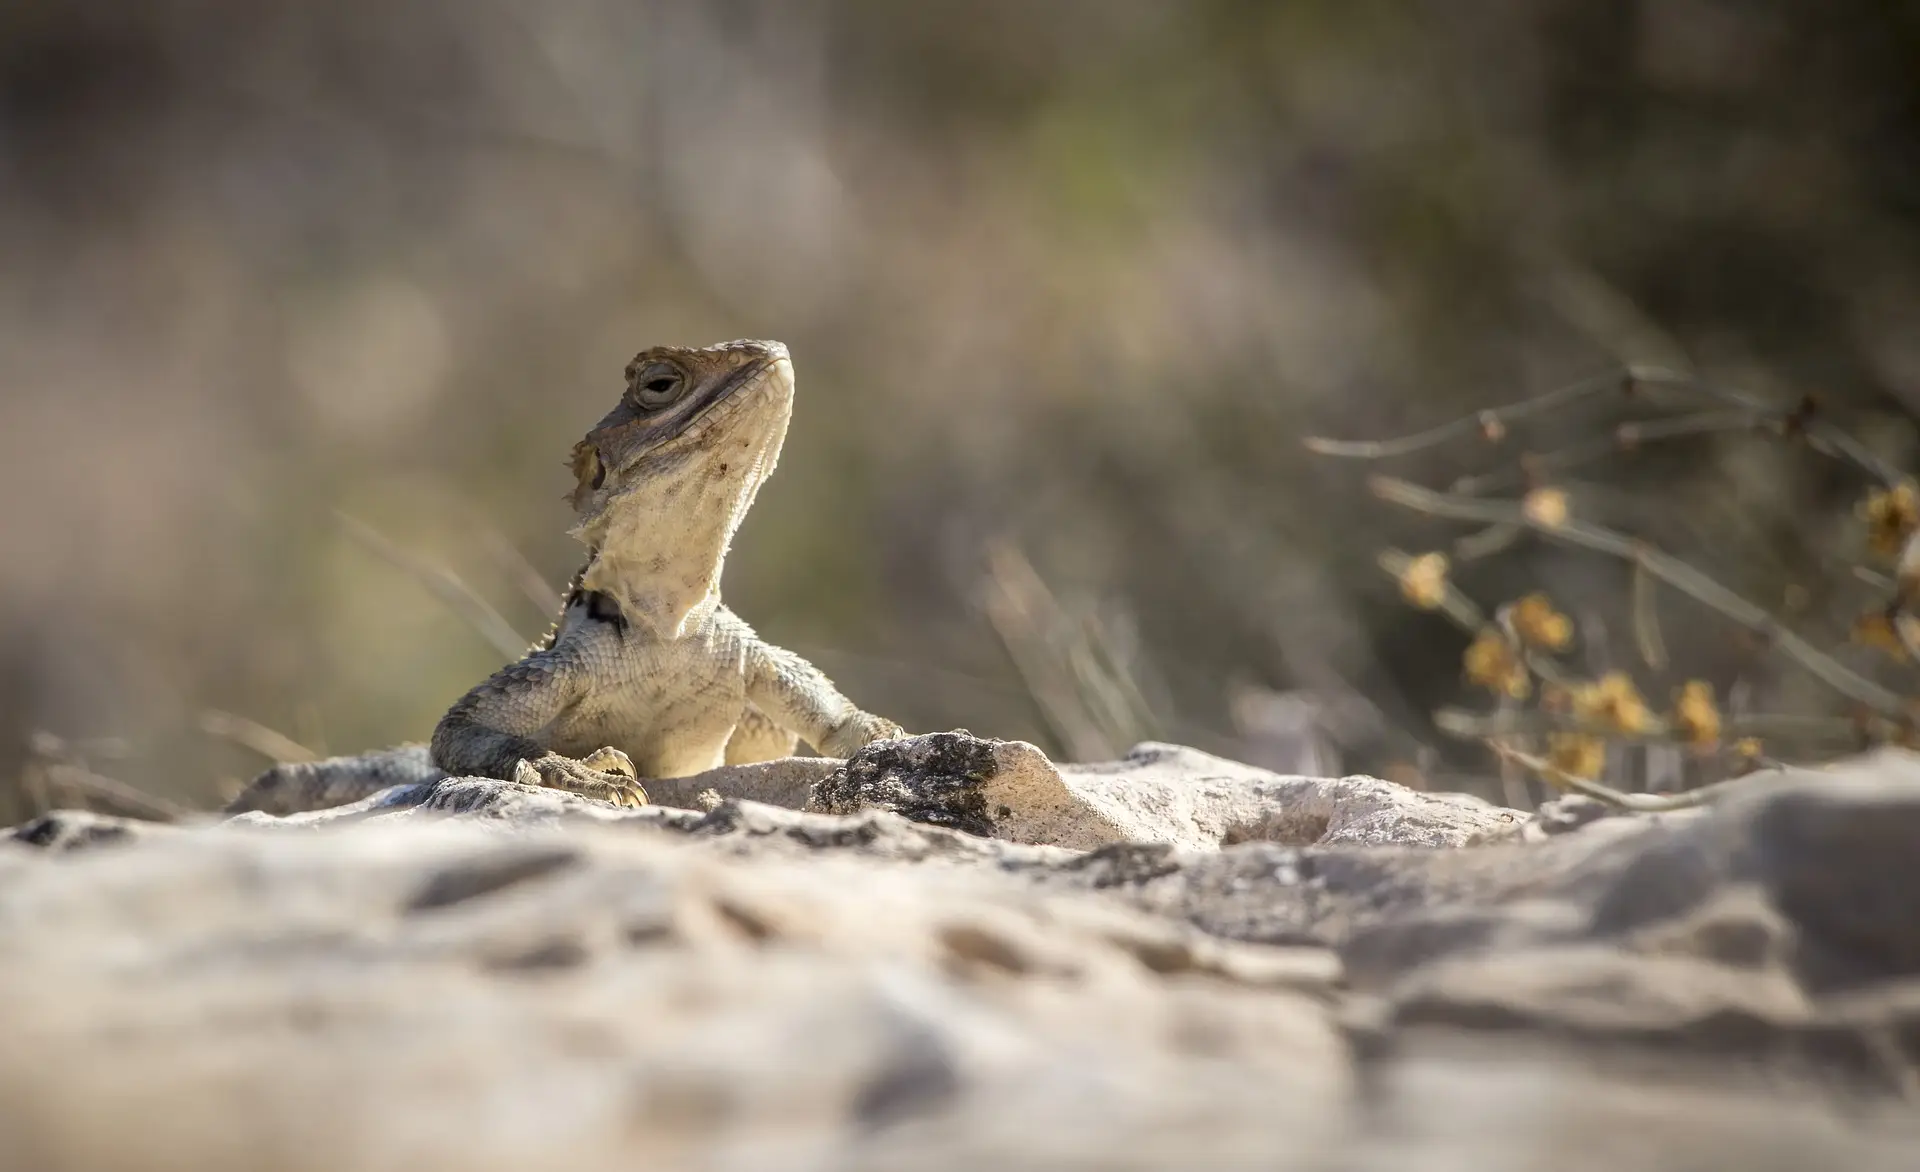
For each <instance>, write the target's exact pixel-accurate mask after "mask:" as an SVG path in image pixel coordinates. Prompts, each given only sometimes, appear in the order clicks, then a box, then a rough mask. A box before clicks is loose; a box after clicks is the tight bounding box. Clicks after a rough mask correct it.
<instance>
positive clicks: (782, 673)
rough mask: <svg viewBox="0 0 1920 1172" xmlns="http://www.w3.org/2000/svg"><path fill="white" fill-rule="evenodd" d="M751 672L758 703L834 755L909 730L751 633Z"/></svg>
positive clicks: (751, 696) (752, 697) (750, 695)
mask: <svg viewBox="0 0 1920 1172" xmlns="http://www.w3.org/2000/svg"><path fill="white" fill-rule="evenodd" d="M746 675H747V700H748V701H749V702H750V703H752V705H753V706H754V707H755V708H758V709H759V710H760V711H761V712H763V713H765V714H766V716H767V718H768V719H770V720H772V721H773V722H774V723H775V724H777V725H779V726H780V727H782V728H785V729H790V730H792V731H793V732H795V733H798V734H799V735H800V738H801V739H802V740H804V741H806V742H807V743H808V744H809V745H812V746H813V747H814V748H816V749H818V750H819V751H820V752H822V753H824V754H826V755H827V756H829V757H849V756H852V755H853V753H854V752H855V751H856V750H858V749H861V748H864V747H865V746H867V745H870V744H872V743H873V742H874V741H889V740H895V739H898V738H900V737H904V736H906V735H907V734H906V731H905V730H904V729H902V728H901V727H900V726H899V725H897V724H895V723H893V722H892V721H891V720H887V719H886V718H884V717H880V716H875V715H873V714H872V713H871V712H863V711H861V710H860V709H859V708H858V707H857V706H855V704H854V703H853V701H851V700H849V699H847V698H846V697H845V696H842V695H841V694H840V691H839V689H837V688H835V687H834V686H833V681H831V680H829V679H828V678H827V677H826V675H825V674H824V673H822V672H821V671H820V669H819V668H817V667H815V666H813V665H812V664H811V663H808V662H807V661H806V660H804V659H802V658H800V657H799V656H798V655H795V654H794V653H793V652H791V651H788V650H786V649H785V648H782V647H775V646H773V645H771V644H769V643H763V642H761V641H760V640H759V639H758V638H749V639H748V641H747V647H746Z"/></svg>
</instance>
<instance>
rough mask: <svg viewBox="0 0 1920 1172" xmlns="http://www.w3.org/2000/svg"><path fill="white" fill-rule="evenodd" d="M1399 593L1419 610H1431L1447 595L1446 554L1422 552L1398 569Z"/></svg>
mask: <svg viewBox="0 0 1920 1172" xmlns="http://www.w3.org/2000/svg"><path fill="white" fill-rule="evenodd" d="M1400 594H1401V595H1402V597H1404V598H1405V599H1406V600H1407V601H1408V602H1410V603H1412V604H1413V605H1414V606H1417V607H1419V608H1420V609H1421V610H1432V609H1434V608H1435V607H1437V606H1439V605H1440V603H1441V601H1442V600H1443V599H1445V598H1446V596H1447V555H1446V554H1443V553H1423V554H1421V555H1420V556H1419V557H1417V558H1414V559H1413V560H1412V561H1410V562H1408V563H1407V568H1406V569H1404V570H1402V571H1400Z"/></svg>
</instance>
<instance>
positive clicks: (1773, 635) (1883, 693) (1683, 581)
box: [1370, 476, 1907, 726]
mask: <svg viewBox="0 0 1920 1172" xmlns="http://www.w3.org/2000/svg"><path fill="white" fill-rule="evenodd" d="M1370 483H1371V486H1372V488H1373V492H1374V495H1376V496H1378V497H1379V498H1380V499H1382V500H1385V501H1388V502H1390V503H1392V504H1397V505H1401V506H1403V507H1405V508H1409V509H1413V510H1415V511H1416V512H1421V513H1426V514H1429V515H1431V516H1436V517H1449V518H1452V519H1454V520H1459V521H1472V522H1476V523H1478V524H1482V525H1500V524H1507V525H1525V526H1526V527H1527V528H1529V529H1532V530H1533V531H1534V532H1536V533H1539V534H1540V535H1541V536H1543V537H1547V538H1550V539H1552V540H1554V541H1560V542H1564V543H1566V544H1568V545H1575V546H1580V547H1582V548H1585V549H1590V550H1593V551H1595V552H1597V553H1604V554H1610V555H1612V556H1614V557H1617V558H1620V559H1621V560H1623V561H1626V562H1628V563H1630V564H1633V565H1636V566H1640V567H1642V568H1644V569H1645V570H1646V572H1647V573H1649V574H1651V575H1653V576H1654V577H1655V578H1658V579H1659V580H1660V581H1662V582H1664V583H1666V584H1667V585H1668V586H1671V587H1673V588H1674V589H1675V590H1678V591H1680V592H1681V593H1683V594H1686V595H1688V596H1689V597H1691V598H1693V599H1694V600H1695V601H1697V602H1699V603H1701V604H1702V605H1704V606H1707V607H1711V608H1712V609H1714V610H1716V611H1718V612H1720V613H1721V614H1722V615H1724V616H1725V617H1726V618H1728V619H1729V620H1731V621H1732V622H1734V623H1735V624H1737V625H1739V626H1741V627H1744V628H1746V629H1747V630H1749V631H1752V632H1753V633H1754V634H1756V635H1759V636H1760V637H1761V638H1763V639H1766V640H1768V641H1769V642H1770V643H1771V644H1772V645H1773V646H1774V647H1777V648H1778V649H1779V650H1780V651H1781V652H1783V653H1784V654H1786V655H1787V656H1788V657H1789V658H1791V659H1793V660H1794V661H1795V662H1796V663H1798V664H1799V665H1800V666H1801V667H1803V668H1805V669H1806V670H1807V671H1808V672H1809V673H1811V674H1812V675H1814V676H1815V677H1816V678H1818V679H1820V680H1822V681H1824V682H1825V683H1826V684H1827V685H1828V686H1829V687H1831V688H1833V689H1834V690H1835V691H1837V692H1839V693H1840V694H1841V695H1843V696H1846V697H1847V698H1848V699H1850V700H1854V701H1857V702H1858V703H1861V704H1864V705H1866V706H1867V707H1869V708H1871V709H1873V710H1874V711H1875V712H1878V713H1879V714H1880V715H1882V716H1885V717H1887V718H1888V719H1890V720H1894V721H1897V722H1899V723H1900V724H1902V725H1903V726H1904V725H1905V723H1906V721H1907V714H1906V712H1905V708H1904V705H1903V704H1902V703H1901V700H1900V697H1898V696H1896V695H1894V694H1893V693H1892V692H1890V691H1888V690H1887V689H1885V688H1883V687H1881V686H1880V685H1879V684H1876V683H1874V682H1873V681H1872V680H1869V679H1867V678H1866V677H1864V676H1862V675H1860V674H1859V673H1857V672H1855V671H1853V670H1852V669H1850V668H1848V667H1847V666H1846V665H1844V664H1842V663H1841V662H1840V661H1838V660H1836V659H1834V658H1833V657H1832V656H1830V655H1828V654H1827V653H1826V652H1824V651H1821V650H1820V649H1819V648H1817V647H1815V646H1813V644H1811V643H1808V642H1807V641H1806V640H1805V639H1802V638H1801V637H1800V636H1798V635H1796V634H1794V633H1793V632H1792V631H1790V630H1788V629H1787V628H1786V627H1785V626H1784V625H1782V624H1781V622H1780V621H1779V620H1778V619H1776V618H1774V617H1773V615H1772V614H1770V613H1769V612H1768V611H1766V610H1765V609H1764V608H1762V607H1759V606H1756V605H1755V604H1753V603H1751V602H1749V601H1747V600H1746V599H1744V598H1742V597H1740V596H1739V595H1738V594H1735V593H1734V592H1733V591H1731V590H1729V589H1727V588H1726V587H1725V586H1722V585H1720V584H1719V583H1718V582H1716V581H1714V580H1713V579H1711V578H1709V577H1707V576H1706V575H1705V574H1703V573H1701V572H1700V571H1699V570H1696V569H1694V568H1693V567H1692V566H1689V565H1687V564H1686V563H1685V562H1683V561H1681V560H1679V559H1678V558H1676V557H1673V556H1672V555H1670V554H1665V553H1661V552H1660V551H1659V550H1656V549H1654V548H1653V547H1652V546H1650V545H1648V544H1647V543H1646V542H1644V541H1639V540H1636V539H1634V538H1631V537H1628V536H1626V535H1625V534H1623V533H1617V532H1615V531H1613V530H1611V529H1603V528H1601V527H1600V526H1598V525H1590V524H1588V523H1586V522H1584V521H1579V520H1575V519H1571V518H1569V519H1567V520H1564V521H1561V522H1560V523H1559V524H1547V523H1545V522H1542V521H1536V520H1534V519H1533V518H1531V517H1529V516H1528V515H1527V513H1526V510H1525V509H1524V508H1522V507H1521V506H1520V505H1519V504H1517V503H1514V502H1511V501H1490V500H1483V499H1481V498H1478V497H1461V496H1454V495H1451V494H1448V493H1442V492H1435V491H1433V490H1432V489H1428V488H1422V487H1420V486H1419V485H1417V484H1414V483H1411V482H1410V481H1405V480H1400V479H1397V478H1395V477H1390V476H1375V477H1373V478H1372V480H1371V482H1370Z"/></svg>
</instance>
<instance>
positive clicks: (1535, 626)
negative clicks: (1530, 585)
mask: <svg viewBox="0 0 1920 1172" xmlns="http://www.w3.org/2000/svg"><path fill="white" fill-rule="evenodd" d="M1512 618H1513V629H1514V630H1515V631H1516V632H1518V633H1519V635H1520V638H1521V640H1522V641H1523V642H1526V643H1531V644H1532V645H1533V646H1535V647H1545V648H1546V649H1547V650H1549V651H1565V650H1566V649H1567V645H1568V644H1570V643H1572V642H1573V620H1572V619H1570V618H1568V617H1567V616H1566V615H1563V614H1561V613H1560V612H1559V611H1557V610H1555V609H1553V602H1552V600H1550V599H1549V598H1548V597H1547V596H1546V595H1544V594H1529V595H1527V596H1526V597H1525V598H1522V599H1521V600H1520V601H1519V602H1516V603H1514V604H1513V611H1512Z"/></svg>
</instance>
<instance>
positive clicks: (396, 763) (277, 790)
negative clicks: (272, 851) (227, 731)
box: [226, 745, 447, 815]
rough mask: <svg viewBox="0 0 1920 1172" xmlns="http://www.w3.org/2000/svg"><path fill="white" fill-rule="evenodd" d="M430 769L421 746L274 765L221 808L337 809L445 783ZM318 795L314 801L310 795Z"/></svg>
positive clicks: (441, 772) (441, 773)
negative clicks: (401, 788) (398, 789)
mask: <svg viewBox="0 0 1920 1172" xmlns="http://www.w3.org/2000/svg"><path fill="white" fill-rule="evenodd" d="M446 775H447V774H446V771H445V770H442V769H440V768H439V767H438V766H436V765H434V763H433V760H432V758H431V757H430V756H429V755H428V753H427V746H425V745H401V746H399V747H397V748H393V749H383V750H378V751H376V752H372V753H363V754H360V755H358V756H353V757H329V758H327V759H325V760H323V761H297V762H287V763H284V764H280V765H275V766H273V767H272V768H270V769H267V770H265V771H263V772H262V773H261V774H260V775H259V776H257V777H255V778H254V779H253V780H252V781H250V782H248V783H247V785H246V788H244V789H242V790H241V791H240V793H239V794H238V795H237V796H236V797H235V798H234V799H233V801H231V802H229V803H228V804H227V810H226V812H227V813H229V814H245V813H248V812H251V811H255V810H257V811H260V812H262V813H266V814H276V815H285V814H298V813H303V812H305V811H307V810H310V809H314V808H315V807H316V806H318V807H326V806H342V805H346V804H348V803H350V802H357V801H360V800H361V799H363V798H367V797H371V796H372V795H374V794H377V793H379V792H380V791H381V790H384V789H390V788H392V787H394V786H396V785H421V784H426V783H430V782H435V781H438V780H440V779H441V778H443V777H445V776H446ZM315 794H319V795H321V796H320V797H319V798H318V799H317V801H316V800H315V797H314V795H315Z"/></svg>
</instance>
